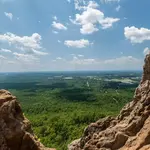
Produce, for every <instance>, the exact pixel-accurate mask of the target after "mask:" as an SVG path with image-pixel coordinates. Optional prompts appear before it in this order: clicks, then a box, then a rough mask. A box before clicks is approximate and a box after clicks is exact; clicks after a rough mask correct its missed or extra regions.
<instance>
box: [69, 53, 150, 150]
mask: <svg viewBox="0 0 150 150" xmlns="http://www.w3.org/2000/svg"><path fill="white" fill-rule="evenodd" d="M143 69H144V72H143V77H142V80H141V83H140V85H139V86H138V88H137V89H136V91H135V95H134V98H133V101H132V102H130V103H128V104H127V105H126V106H125V107H124V108H123V109H122V110H121V112H120V114H119V115H118V116H117V117H116V118H112V117H108V118H105V119H102V120H99V121H97V122H96V123H92V124H90V125H89V126H88V127H87V128H86V129H85V131H84V134H83V136H82V137H81V139H79V140H76V141H74V142H72V143H71V144H70V145H69V146H68V149H69V150H150V54H149V55H147V56H146V58H145V65H144V67H143Z"/></svg>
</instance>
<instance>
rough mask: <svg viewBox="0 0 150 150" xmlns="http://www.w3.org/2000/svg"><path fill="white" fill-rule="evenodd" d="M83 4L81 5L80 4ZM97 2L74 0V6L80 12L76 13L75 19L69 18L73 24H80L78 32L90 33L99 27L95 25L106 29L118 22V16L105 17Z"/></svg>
mask: <svg viewBox="0 0 150 150" xmlns="http://www.w3.org/2000/svg"><path fill="white" fill-rule="evenodd" d="M81 2H82V4H83V6H81V5H80V4H81ZM98 6H99V5H98V4H97V3H96V2H95V1H89V2H88V3H87V2H85V1H79V0H75V8H76V9H77V10H80V12H81V14H76V15H75V19H72V18H71V17H70V18H69V19H70V21H71V22H72V23H73V24H76V25H81V28H80V32H81V33H82V34H92V33H94V32H96V31H98V30H99V29H98V28H97V26H99V25H100V26H101V28H102V29H107V28H110V27H112V26H113V24H114V23H116V22H118V21H119V20H120V19H119V18H112V17H105V15H104V13H103V12H102V11H101V10H99V9H98Z"/></svg>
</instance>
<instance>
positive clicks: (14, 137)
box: [0, 90, 55, 150]
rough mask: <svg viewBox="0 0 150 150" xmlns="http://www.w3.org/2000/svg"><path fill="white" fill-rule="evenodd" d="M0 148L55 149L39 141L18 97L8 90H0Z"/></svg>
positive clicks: (12, 149)
mask: <svg viewBox="0 0 150 150" xmlns="http://www.w3.org/2000/svg"><path fill="white" fill-rule="evenodd" d="M0 150H55V149H50V148H45V147H44V146H43V145H42V144H41V143H40V142H39V141H38V139H37V138H36V137H35V136H34V134H33V132H32V129H31V124H30V122H29V120H28V119H27V118H25V116H24V115H23V113H22V110H21V107H20V104H19V103H18V102H17V101H16V97H14V96H12V95H11V93H10V92H8V91H6V90H0Z"/></svg>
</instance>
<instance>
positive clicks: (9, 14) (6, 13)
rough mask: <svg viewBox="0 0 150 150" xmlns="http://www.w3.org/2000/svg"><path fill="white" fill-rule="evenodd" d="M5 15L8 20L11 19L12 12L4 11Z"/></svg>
mask: <svg viewBox="0 0 150 150" xmlns="http://www.w3.org/2000/svg"><path fill="white" fill-rule="evenodd" d="M4 14H5V16H6V17H8V18H9V19H10V20H12V19H13V14H12V13H8V12H4Z"/></svg>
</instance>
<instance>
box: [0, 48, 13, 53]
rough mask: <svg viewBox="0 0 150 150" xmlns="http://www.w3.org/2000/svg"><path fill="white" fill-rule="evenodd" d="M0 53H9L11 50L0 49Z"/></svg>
mask: <svg viewBox="0 0 150 150" xmlns="http://www.w3.org/2000/svg"><path fill="white" fill-rule="evenodd" d="M0 51H1V52H6V53H11V50H9V49H4V48H1V50H0Z"/></svg>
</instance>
